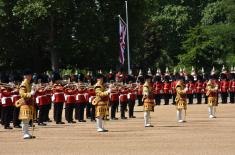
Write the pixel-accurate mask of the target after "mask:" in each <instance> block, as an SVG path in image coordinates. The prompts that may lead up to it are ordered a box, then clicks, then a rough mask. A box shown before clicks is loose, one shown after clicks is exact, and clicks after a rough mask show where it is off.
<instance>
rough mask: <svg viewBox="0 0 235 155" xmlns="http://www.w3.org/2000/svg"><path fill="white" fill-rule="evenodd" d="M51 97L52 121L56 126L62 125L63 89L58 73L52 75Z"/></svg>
mask: <svg viewBox="0 0 235 155" xmlns="http://www.w3.org/2000/svg"><path fill="white" fill-rule="evenodd" d="M53 82H54V85H53V95H52V102H53V103H54V120H55V121H56V124H64V122H62V113H63V106H64V102H65V97H64V87H63V86H62V85H61V84H60V75H59V73H54V75H53Z"/></svg>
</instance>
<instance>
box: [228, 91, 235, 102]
mask: <svg viewBox="0 0 235 155" xmlns="http://www.w3.org/2000/svg"><path fill="white" fill-rule="evenodd" d="M234 94H235V93H233V92H230V93H229V96H230V103H234V97H235V95H234Z"/></svg>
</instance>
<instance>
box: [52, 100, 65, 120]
mask: <svg viewBox="0 0 235 155" xmlns="http://www.w3.org/2000/svg"><path fill="white" fill-rule="evenodd" d="M63 106H64V103H63V102H60V103H54V120H55V121H56V123H59V122H61V120H62V112H63Z"/></svg>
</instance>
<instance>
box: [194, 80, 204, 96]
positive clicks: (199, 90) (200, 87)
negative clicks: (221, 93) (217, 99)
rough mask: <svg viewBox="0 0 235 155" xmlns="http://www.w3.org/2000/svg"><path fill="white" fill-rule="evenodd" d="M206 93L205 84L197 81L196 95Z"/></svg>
mask: <svg viewBox="0 0 235 155" xmlns="http://www.w3.org/2000/svg"><path fill="white" fill-rule="evenodd" d="M203 92H204V85H203V82H201V81H197V82H196V83H195V93H197V94H201V93H203Z"/></svg>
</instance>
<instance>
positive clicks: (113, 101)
mask: <svg viewBox="0 0 235 155" xmlns="http://www.w3.org/2000/svg"><path fill="white" fill-rule="evenodd" d="M110 89H111V93H110V95H109V99H110V105H111V120H118V118H116V109H117V107H118V105H119V90H118V88H117V87H115V86H114V83H113V81H111V84H110Z"/></svg>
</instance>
